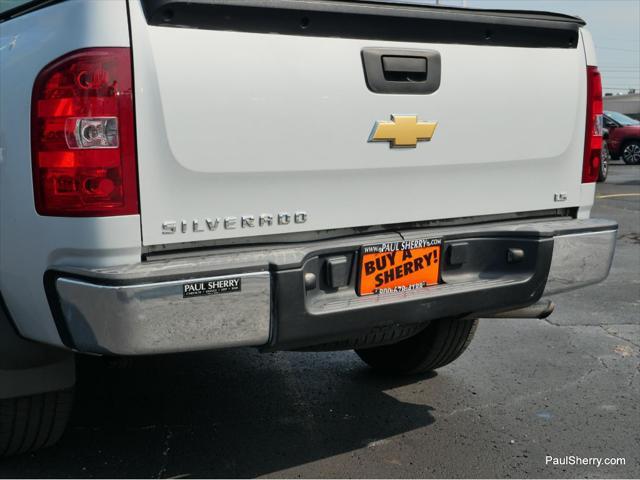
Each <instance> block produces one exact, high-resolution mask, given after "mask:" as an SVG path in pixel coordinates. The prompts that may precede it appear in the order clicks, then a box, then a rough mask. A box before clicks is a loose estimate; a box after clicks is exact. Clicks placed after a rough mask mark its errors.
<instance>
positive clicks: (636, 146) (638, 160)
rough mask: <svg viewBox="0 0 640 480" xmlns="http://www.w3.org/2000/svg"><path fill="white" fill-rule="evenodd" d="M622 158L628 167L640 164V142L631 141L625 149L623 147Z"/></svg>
mask: <svg viewBox="0 0 640 480" xmlns="http://www.w3.org/2000/svg"><path fill="white" fill-rule="evenodd" d="M620 156H621V157H622V160H623V161H624V163H626V164H627V165H638V164H640V141H638V140H631V141H630V142H628V143H626V144H625V145H624V147H622V151H621V153H620Z"/></svg>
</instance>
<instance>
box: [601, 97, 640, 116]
mask: <svg viewBox="0 0 640 480" xmlns="http://www.w3.org/2000/svg"><path fill="white" fill-rule="evenodd" d="M604 109H605V110H610V111H613V112H620V113H624V114H625V115H629V116H630V117H634V118H640V93H627V94H625V95H608V96H605V97H604Z"/></svg>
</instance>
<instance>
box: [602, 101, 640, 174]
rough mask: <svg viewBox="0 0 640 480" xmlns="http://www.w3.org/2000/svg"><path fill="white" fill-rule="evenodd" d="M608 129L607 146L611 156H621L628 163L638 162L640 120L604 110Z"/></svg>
mask: <svg viewBox="0 0 640 480" xmlns="http://www.w3.org/2000/svg"><path fill="white" fill-rule="evenodd" d="M604 127H605V128H606V129H607V130H608V132H609V135H608V138H607V139H606V140H607V148H608V149H609V153H610V154H611V158H621V159H622V160H624V163H626V164H628V165H638V164H640V122H639V121H638V120H634V119H633V118H631V117H627V116H626V115H623V114H622V113H618V112H610V111H605V112H604Z"/></svg>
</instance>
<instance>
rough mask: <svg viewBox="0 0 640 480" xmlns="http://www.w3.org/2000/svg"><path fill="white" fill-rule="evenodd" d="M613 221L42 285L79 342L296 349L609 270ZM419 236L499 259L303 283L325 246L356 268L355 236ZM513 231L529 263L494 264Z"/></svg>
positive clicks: (241, 257) (81, 272)
mask: <svg viewBox="0 0 640 480" xmlns="http://www.w3.org/2000/svg"><path fill="white" fill-rule="evenodd" d="M616 231H617V225H616V223H615V222H611V221H606V220H566V219H565V220H552V221H543V222H541V221H538V222H535V221H533V222H522V223H517V222H511V223H500V224H486V225H480V226H478V225H471V226H464V227H455V228H446V229H424V230H411V231H403V232H389V233H383V234H375V235H364V236H353V237H349V238H342V239H337V240H327V241H318V242H306V243H303V244H294V245H284V246H282V245H278V246H272V247H269V248H260V249H256V248H255V247H254V248H245V249H235V250H221V251H219V252H217V253H215V254H211V255H206V256H198V257H187V258H184V257H183V258H176V259H169V260H159V261H151V262H144V263H141V264H139V265H134V266H125V267H122V268H110V269H94V270H87V269H77V268H72V267H69V268H65V269H57V270H55V271H50V272H48V273H47V275H46V277H45V284H48V285H49V288H48V292H49V300H50V304H51V306H52V310H53V313H54V317H55V318H56V322H57V325H58V330H59V331H60V334H61V337H62V339H63V341H64V342H65V344H67V345H68V346H69V347H71V348H73V349H75V350H78V351H82V352H93V353H108V354H117V355H139V354H153V353H167V352H177V351H187V350H205V349H214V348H228V347H236V346H260V347H266V348H268V349H274V350H275V349H279V348H299V347H303V346H305V345H310V344H312V343H313V342H314V341H316V340H317V342H319V343H320V342H328V341H332V340H335V339H339V338H341V336H344V335H347V333H348V332H355V331H357V330H362V329H364V328H370V327H376V326H380V325H388V324H391V323H398V322H400V323H403V322H405V323H410V322H420V321H427V320H430V319H432V318H442V317H455V316H463V315H466V316H469V315H477V316H483V315H492V314H496V313H499V312H505V311H508V310H513V309H515V308H520V307H526V306H527V305H530V304H533V303H535V302H536V301H537V300H538V299H539V298H540V297H541V296H542V295H549V294H554V293H558V292H563V291H566V290H571V289H575V288H580V287H583V286H585V285H589V284H592V283H596V282H599V281H601V280H603V279H604V278H606V276H607V274H608V272H609V269H610V266H611V261H612V258H613V252H614V248H615V241H616ZM425 237H442V238H443V239H444V243H445V245H447V243H451V242H459V241H468V242H470V244H471V245H474V242H476V243H478V245H480V244H482V245H481V247H478V248H479V250H477V251H483V252H491V249H492V248H493V249H494V250H495V251H493V252H492V253H491V255H494V258H493V260H492V261H491V262H488V263H487V264H486V266H483V267H480V268H479V269H477V270H478V271H474V270H470V271H468V272H466V273H464V274H460V272H458V273H456V272H455V271H453V269H452V273H447V269H446V267H445V266H444V265H443V267H442V268H443V269H444V270H443V272H444V273H447V275H445V274H444V273H443V281H444V282H445V283H444V284H441V285H438V286H436V287H431V288H427V289H421V290H414V291H409V292H402V293H394V294H389V295H383V296H373V297H358V296H357V295H355V290H354V287H353V285H354V279H353V278H352V279H351V281H350V284H349V285H347V286H346V287H342V288H339V289H337V290H336V291H332V290H330V289H329V290H327V291H325V290H322V289H316V291H314V292H309V291H308V288H307V287H305V286H304V278H305V272H308V271H309V269H310V268H312V269H313V268H315V269H316V270H314V271H315V272H316V273H317V274H318V275H322V271H323V270H322V265H319V266H318V265H316V264H319V262H320V263H321V260H322V258H324V257H323V255H333V254H334V252H353V253H352V254H353V259H354V260H353V264H354V267H353V268H355V264H356V262H355V257H356V255H357V249H358V248H359V246H360V245H363V244H372V243H378V242H384V241H394V240H396V239H404V240H411V239H416V238H425ZM511 241H513V242H521V243H522V244H523V245H529V244H531V245H533V246H532V247H531V248H532V249H531V250H530V251H531V252H532V253H531V255H534V256H536V258H535V259H534V260H532V261H531V262H530V265H529V266H528V267H527V268H524V267H522V268H520V269H519V270H514V271H511V270H509V268H511V267H504V266H501V267H499V268H497V269H493V270H492V268H494V265H495V264H496V262H497V261H498V260H500V261H501V259H502V255H503V253H504V252H502V250H501V249H502V248H504V245H505V242H507V243H508V242H511ZM492 242H494V243H492ZM487 246H489V250H487ZM492 246H493V247H492ZM527 248H529V247H527ZM497 250H499V252H497V253H496V251H497ZM472 252H473V250H472ZM445 253H446V252H445ZM474 255H475V253H474ZM318 259H320V260H318ZM505 262H506V260H505ZM485 267H486V268H485ZM351 276H352V277H355V275H351ZM472 277H473V278H472ZM228 279H238V280H240V282H241V288H239V289H238V290H236V291H230V292H223V293H217V292H215V291H212V292H208V293H211V294H208V295H198V296H186V295H185V293H184V289H185V287H184V286H185V284H195V283H198V284H200V283H202V284H203V285H204V284H207V283H208V282H215V281H218V280H228Z"/></svg>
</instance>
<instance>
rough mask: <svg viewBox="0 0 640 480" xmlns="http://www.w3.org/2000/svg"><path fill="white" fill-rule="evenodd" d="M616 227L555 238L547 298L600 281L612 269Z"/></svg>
mask: <svg viewBox="0 0 640 480" xmlns="http://www.w3.org/2000/svg"><path fill="white" fill-rule="evenodd" d="M617 231H618V230H617V226H616V228H613V229H610V230H604V231H582V232H576V233H569V234H566V235H556V236H554V238H553V257H551V267H550V268H549V276H548V278H547V285H546V287H545V289H544V295H552V294H555V293H560V292H566V291H568V290H574V289H576V288H581V287H586V286H587V285H591V284H594V283H598V282H601V281H602V280H604V279H605V278H607V275H609V270H610V269H611V262H612V261H613V253H614V251H615V247H616V233H617Z"/></svg>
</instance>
